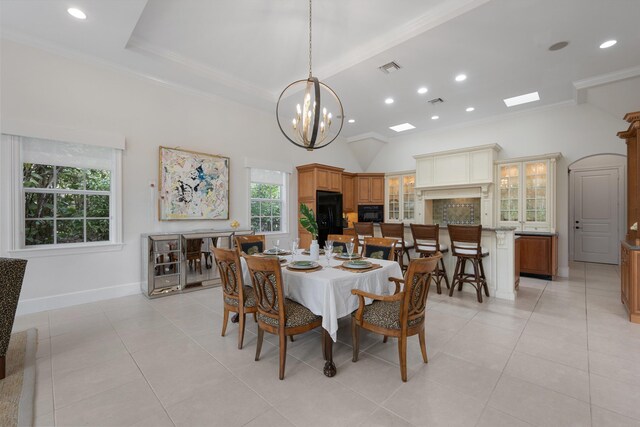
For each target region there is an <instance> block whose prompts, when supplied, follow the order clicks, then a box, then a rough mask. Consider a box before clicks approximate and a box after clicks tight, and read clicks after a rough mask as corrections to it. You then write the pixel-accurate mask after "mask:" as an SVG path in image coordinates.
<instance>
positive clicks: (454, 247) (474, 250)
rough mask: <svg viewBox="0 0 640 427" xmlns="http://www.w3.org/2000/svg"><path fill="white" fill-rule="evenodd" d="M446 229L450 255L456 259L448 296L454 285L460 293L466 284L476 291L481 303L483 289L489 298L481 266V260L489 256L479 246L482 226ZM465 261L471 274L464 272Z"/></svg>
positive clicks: (459, 226)
mask: <svg viewBox="0 0 640 427" xmlns="http://www.w3.org/2000/svg"><path fill="white" fill-rule="evenodd" d="M447 228H448V229H449V237H450V238H451V253H452V255H453V256H455V257H456V258H457V261H456V269H455V271H454V273H453V283H452V284H451V289H449V296H453V290H454V289H455V288H456V285H457V286H458V291H461V290H462V285H464V284H465V283H468V284H470V285H471V286H473V287H474V288H475V289H476V293H477V295H478V302H482V289H483V288H484V293H485V294H486V295H487V296H489V287H488V286H487V278H486V277H485V274H484V267H483V266H482V258H483V257H486V256H487V255H489V251H486V250H485V249H484V248H482V246H480V239H481V237H482V225H449V226H448V227H447ZM467 261H469V262H471V265H472V267H473V273H466V272H465V267H466V266H467Z"/></svg>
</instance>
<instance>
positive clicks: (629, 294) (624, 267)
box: [618, 111, 640, 323]
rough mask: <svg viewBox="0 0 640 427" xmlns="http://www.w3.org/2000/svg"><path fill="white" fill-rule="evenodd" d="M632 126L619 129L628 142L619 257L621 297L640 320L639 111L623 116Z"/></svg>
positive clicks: (632, 317)
mask: <svg viewBox="0 0 640 427" xmlns="http://www.w3.org/2000/svg"><path fill="white" fill-rule="evenodd" d="M624 119H625V120H626V121H627V122H629V129H628V130H626V131H622V132H618V137H620V138H622V139H624V140H625V142H626V144H627V227H626V228H627V234H626V236H625V240H624V241H623V242H622V248H621V259H620V261H621V262H620V278H621V283H620V291H621V300H622V303H623V304H624V306H625V308H626V309H627V313H628V314H629V320H630V321H631V322H634V323H640V236H639V235H638V231H637V228H638V222H640V136H639V135H638V128H640V111H636V112H635V113H629V114H627V115H626V116H624Z"/></svg>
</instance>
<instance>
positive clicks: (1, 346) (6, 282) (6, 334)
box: [0, 258, 27, 380]
mask: <svg viewBox="0 0 640 427" xmlns="http://www.w3.org/2000/svg"><path fill="white" fill-rule="evenodd" d="M26 268H27V260H24V259H16V258H0V380H1V379H3V378H4V377H5V375H6V359H7V349H8V348H9V340H10V339H11V329H13V321H14V319H15V317H16V309H17V308H18V299H19V298H20V290H21V289H22V280H23V279H24V272H25V269H26Z"/></svg>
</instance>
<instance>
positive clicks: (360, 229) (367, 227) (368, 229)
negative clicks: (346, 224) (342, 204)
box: [353, 222, 373, 249]
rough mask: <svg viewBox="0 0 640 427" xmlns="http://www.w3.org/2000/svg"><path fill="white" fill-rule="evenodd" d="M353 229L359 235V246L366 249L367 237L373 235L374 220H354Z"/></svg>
mask: <svg viewBox="0 0 640 427" xmlns="http://www.w3.org/2000/svg"><path fill="white" fill-rule="evenodd" d="M353 229H354V230H355V231H356V235H357V236H358V246H359V247H360V248H362V249H364V239H365V237H373V223H372V222H354V223H353Z"/></svg>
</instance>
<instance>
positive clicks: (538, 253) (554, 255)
mask: <svg viewBox="0 0 640 427" xmlns="http://www.w3.org/2000/svg"><path fill="white" fill-rule="evenodd" d="M518 235H519V239H518V240H519V245H520V248H519V252H520V257H519V258H520V265H519V267H520V274H521V275H523V276H526V275H531V276H534V277H542V278H545V279H547V280H552V279H553V276H556V275H557V274H558V235H557V234H552V233H545V234H521V233H518Z"/></svg>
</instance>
